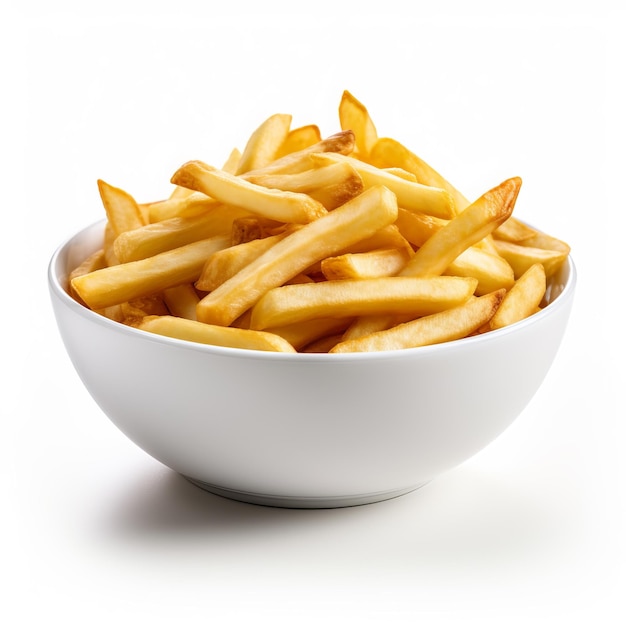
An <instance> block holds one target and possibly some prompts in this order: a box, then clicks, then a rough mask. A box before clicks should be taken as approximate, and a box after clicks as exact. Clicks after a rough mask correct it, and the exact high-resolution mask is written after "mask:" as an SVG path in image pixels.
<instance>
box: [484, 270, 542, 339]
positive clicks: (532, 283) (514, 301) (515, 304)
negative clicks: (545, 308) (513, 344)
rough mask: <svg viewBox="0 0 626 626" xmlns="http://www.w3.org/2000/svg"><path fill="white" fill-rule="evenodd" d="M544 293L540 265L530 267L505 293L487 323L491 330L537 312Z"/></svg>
mask: <svg viewBox="0 0 626 626" xmlns="http://www.w3.org/2000/svg"><path fill="white" fill-rule="evenodd" d="M545 292H546V272H545V269H544V267H543V265H542V264H541V263H535V264H534V265H531V266H530V267H529V268H528V269H527V270H526V271H525V272H524V273H523V274H522V275H521V276H520V277H519V278H518V279H517V280H516V281H515V284H514V285H513V286H512V287H511V289H509V291H507V293H506V295H505V296H504V299H503V300H502V302H501V303H500V306H499V307H498V310H497V311H496V312H495V314H494V315H493V317H492V318H491V320H490V321H489V327H490V328H491V330H495V329H496V328H503V327H504V326H508V325H509V324H514V323H515V322H519V321H520V320H523V319H525V318H527V317H529V316H530V315H532V314H533V313H535V311H536V310H537V308H538V307H539V305H540V304H541V300H542V299H543V296H544V294H545Z"/></svg>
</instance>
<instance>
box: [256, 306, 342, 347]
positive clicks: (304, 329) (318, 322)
mask: <svg viewBox="0 0 626 626" xmlns="http://www.w3.org/2000/svg"><path fill="white" fill-rule="evenodd" d="M248 313H250V314H251V310H249V311H248ZM250 317H251V315H250ZM350 322H351V320H350V318H345V317H337V318H321V319H319V318H318V319H313V320H305V321H304V322H297V323H295V324H288V325H287V326H275V327H273V328H269V329H268V332H271V333H274V334H275V335H280V336H281V337H283V338H284V339H286V340H287V341H288V342H289V343H290V344H291V345H292V346H293V347H294V348H295V349H296V350H301V349H302V348H304V347H305V346H307V345H309V344H311V343H313V342H314V341H317V340H318V339H322V338H323V337H326V336H327V335H335V334H337V333H339V334H343V332H344V331H345V330H346V328H347V327H348V324H349V323H350ZM249 326H250V323H249V318H248V327H249Z"/></svg>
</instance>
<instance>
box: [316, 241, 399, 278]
mask: <svg viewBox="0 0 626 626" xmlns="http://www.w3.org/2000/svg"><path fill="white" fill-rule="evenodd" d="M410 258H411V255H410V254H409V253H408V252H407V251H406V249H404V248H383V249H381V250H372V251H371V252H357V253H348V254H342V255H340V256H334V257H328V258H327V259H324V260H323V261H322V262H321V265H320V269H321V272H322V274H323V275H324V277H325V278H326V279H327V280H344V279H366V278H379V277H382V276H395V275H396V274H397V273H398V272H399V271H400V270H401V269H402V268H403V267H404V266H405V265H406V264H407V262H408V260H409V259H410Z"/></svg>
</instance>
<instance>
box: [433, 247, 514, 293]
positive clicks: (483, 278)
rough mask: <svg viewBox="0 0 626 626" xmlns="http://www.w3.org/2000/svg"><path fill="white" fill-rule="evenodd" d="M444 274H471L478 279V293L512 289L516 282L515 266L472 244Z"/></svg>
mask: <svg viewBox="0 0 626 626" xmlns="http://www.w3.org/2000/svg"><path fill="white" fill-rule="evenodd" d="M443 275H444V276H446V275H449V276H471V277H473V278H476V279H477V280H478V286H477V287H476V295H477V296H483V295H485V294H487V293H489V292H490V291H496V290H497V289H510V288H511V287H512V286H513V283H514V282H515V275H514V273H513V268H512V267H511V265H510V264H509V262H508V261H507V260H506V259H504V258H502V257H501V256H500V255H496V254H491V253H490V252H485V251H484V250H482V249H481V248H478V247H476V246H472V247H470V248H468V249H467V250H465V251H463V252H462V253H461V254H460V255H459V256H458V257H457V258H456V259H454V261H452V263H450V265H448V267H447V268H446V270H445V271H444V273H443Z"/></svg>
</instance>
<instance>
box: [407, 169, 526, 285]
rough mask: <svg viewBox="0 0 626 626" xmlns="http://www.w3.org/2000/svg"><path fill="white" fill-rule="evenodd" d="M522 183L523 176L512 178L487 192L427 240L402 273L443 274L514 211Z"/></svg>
mask: <svg viewBox="0 0 626 626" xmlns="http://www.w3.org/2000/svg"><path fill="white" fill-rule="evenodd" d="M521 184H522V181H521V179H520V178H518V177H515V178H509V179H508V180H505V181H504V182H503V183H501V184H500V185H498V186H497V187H494V188H493V189H491V190H489V191H487V192H486V193H484V194H483V195H482V196H481V197H480V198H478V200H476V201H475V202H473V203H472V204H471V205H470V206H469V207H467V208H466V209H465V210H463V211H462V212H461V213H459V214H458V215H457V216H456V217H455V218H454V219H452V220H450V221H449V222H448V223H447V224H446V225H445V226H443V227H442V228H440V229H439V230H438V231H437V232H436V233H434V234H433V235H432V236H431V237H430V238H429V239H428V240H427V241H425V242H424V245H422V246H421V247H420V248H419V250H417V252H416V253H415V254H414V255H413V258H412V259H411V260H410V261H409V262H408V263H407V265H406V266H405V267H404V269H403V270H402V272H401V274H402V276H429V275H430V276H435V275H439V274H442V273H443V272H444V271H445V270H446V268H447V267H448V266H449V265H450V263H452V261H454V259H456V258H457V257H458V256H459V255H460V254H461V253H462V252H463V251H464V250H466V249H467V248H469V247H470V246H472V245H474V244H475V243H477V242H479V241H480V240H481V239H483V238H484V237H486V236H487V235H488V234H490V233H491V232H492V231H493V230H494V229H495V228H497V227H498V226H499V225H500V224H502V222H504V220H506V219H507V218H508V217H509V216H510V215H511V212H512V211H513V207H514V206H515V201H516V199H517V195H518V193H519V190H520V186H521Z"/></svg>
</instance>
